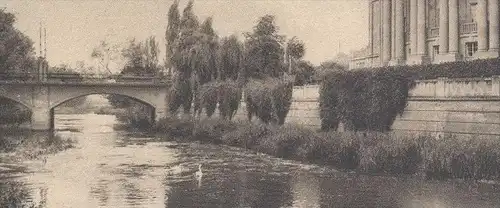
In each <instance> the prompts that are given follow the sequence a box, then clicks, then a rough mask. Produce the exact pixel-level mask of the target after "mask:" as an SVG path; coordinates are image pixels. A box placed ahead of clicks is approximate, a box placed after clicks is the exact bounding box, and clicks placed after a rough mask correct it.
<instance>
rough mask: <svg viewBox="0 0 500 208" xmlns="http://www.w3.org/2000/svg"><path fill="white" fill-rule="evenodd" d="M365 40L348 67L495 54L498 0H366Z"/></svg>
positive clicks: (497, 47) (430, 61) (496, 53)
mask: <svg viewBox="0 0 500 208" xmlns="http://www.w3.org/2000/svg"><path fill="white" fill-rule="evenodd" d="M368 1H369V2H368V3H369V13H370V15H369V18H370V19H369V44H368V46H367V47H366V48H364V49H363V50H362V51H359V52H358V53H356V54H354V57H353V59H352V60H351V62H350V68H361V67H378V66H387V65H401V64H409V65H411V64H426V63H442V62H450V61H459V60H472V59H478V58H492V57H498V56H499V48H500V46H499V44H500V41H499V32H500V28H499V24H500V16H499V0H368Z"/></svg>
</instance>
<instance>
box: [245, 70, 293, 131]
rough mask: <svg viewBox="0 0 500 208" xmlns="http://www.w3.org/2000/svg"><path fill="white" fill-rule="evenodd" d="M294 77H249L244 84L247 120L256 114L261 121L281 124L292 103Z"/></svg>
mask: <svg viewBox="0 0 500 208" xmlns="http://www.w3.org/2000/svg"><path fill="white" fill-rule="evenodd" d="M293 83H294V78H293V77H291V76H284V77H282V78H267V79H264V80H257V79H251V80H250V81H249V82H248V83H247V85H246V86H245V89H244V91H245V100H246V104H247V113H248V115H247V116H248V120H252V117H253V116H254V115H255V116H257V117H258V118H259V119H260V120H261V121H262V122H264V123H266V124H268V123H273V124H278V125H282V124H284V122H285V117H286V115H287V114H288V111H289V110H290V106H291V103H292V92H293Z"/></svg>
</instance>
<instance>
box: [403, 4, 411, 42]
mask: <svg viewBox="0 0 500 208" xmlns="http://www.w3.org/2000/svg"><path fill="white" fill-rule="evenodd" d="M403 8H404V10H403V16H404V23H405V24H404V27H405V29H404V30H405V42H408V41H410V19H411V18H410V0H406V1H403Z"/></svg>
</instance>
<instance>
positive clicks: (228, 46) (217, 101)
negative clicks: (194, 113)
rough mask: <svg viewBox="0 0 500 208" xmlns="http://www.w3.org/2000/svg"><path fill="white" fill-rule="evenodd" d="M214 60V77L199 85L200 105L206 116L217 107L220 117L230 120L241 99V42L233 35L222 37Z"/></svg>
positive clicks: (211, 113) (209, 115)
mask: <svg viewBox="0 0 500 208" xmlns="http://www.w3.org/2000/svg"><path fill="white" fill-rule="evenodd" d="M216 60H217V67H216V68H217V70H216V71H215V72H216V74H215V75H216V79H215V80H213V81H211V82H208V83H206V84H203V85H202V86H201V89H200V91H199V92H200V105H201V108H202V109H205V112H206V115H207V116H208V117H211V116H212V115H213V113H214V112H215V109H216V108H217V107H218V110H219V116H220V118H222V119H228V120H230V119H232V118H233V117H234V115H235V114H236V111H237V110H238V107H239V104H240V100H241V86H242V82H241V81H242V80H241V79H240V78H241V73H240V72H241V67H242V62H243V44H242V43H241V42H240V41H239V40H238V38H237V37H236V36H234V35H232V36H229V37H224V38H222V40H221V41H220V47H218V50H217V57H216ZM198 113H200V114H201V109H200V111H199V112H198Z"/></svg>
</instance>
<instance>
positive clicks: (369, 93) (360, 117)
mask: <svg viewBox="0 0 500 208" xmlns="http://www.w3.org/2000/svg"><path fill="white" fill-rule="evenodd" d="M499 66H500V59H499V58H494V59H480V60H474V61H459V62H450V63H442V64H429V65H414V66H390V67H380V68H370V69H356V70H352V71H344V70H330V71H327V72H325V73H324V74H323V76H322V83H321V87H320V116H321V119H322V129H323V130H331V129H333V130H334V129H336V128H337V125H338V123H339V122H342V123H344V124H346V125H347V127H348V129H350V130H353V131H364V130H372V131H389V130H390V127H391V125H392V123H393V121H394V119H395V118H396V116H397V115H398V114H401V113H402V112H403V110H404V108H405V107H406V103H407V98H408V93H409V90H410V89H411V88H412V87H414V85H415V80H425V79H436V78H439V77H448V78H465V77H490V76H495V75H500V67H499Z"/></svg>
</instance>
